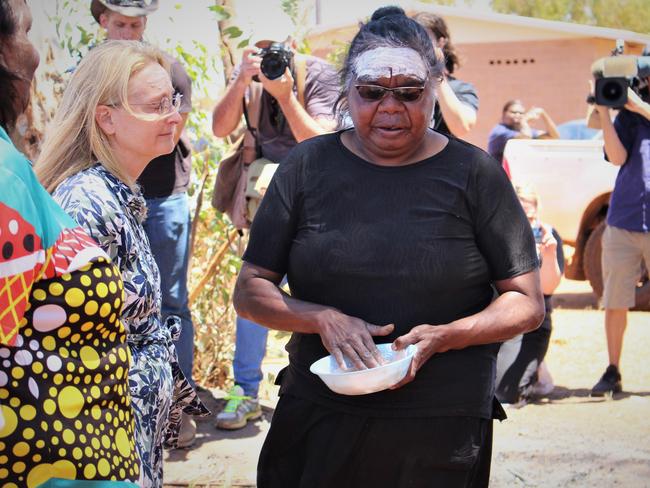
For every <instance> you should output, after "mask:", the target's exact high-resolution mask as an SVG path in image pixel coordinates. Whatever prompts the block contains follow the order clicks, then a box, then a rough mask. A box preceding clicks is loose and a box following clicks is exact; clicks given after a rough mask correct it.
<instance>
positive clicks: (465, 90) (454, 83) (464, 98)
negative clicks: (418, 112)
mask: <svg viewBox="0 0 650 488" xmlns="http://www.w3.org/2000/svg"><path fill="white" fill-rule="evenodd" d="M447 83H449V86H450V87H451V89H452V90H453V92H454V94H455V95H456V97H458V100H460V101H461V102H462V103H464V104H466V105H469V106H470V107H472V108H473V109H474V110H478V95H477V94H476V89H475V88H474V85H472V84H471V83H467V82H466V81H461V80H457V79H456V78H454V77H453V76H447ZM432 127H433V128H434V129H435V130H437V131H438V132H442V133H443V134H450V132H449V127H447V123H446V122H445V119H443V118H442V111H441V110H440V104H439V103H436V107H435V109H434V111H433V125H432Z"/></svg>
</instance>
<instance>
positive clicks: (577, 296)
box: [553, 292, 598, 310]
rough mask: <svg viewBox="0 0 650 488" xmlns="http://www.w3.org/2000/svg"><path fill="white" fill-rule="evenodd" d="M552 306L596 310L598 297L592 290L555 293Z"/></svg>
mask: <svg viewBox="0 0 650 488" xmlns="http://www.w3.org/2000/svg"><path fill="white" fill-rule="evenodd" d="M553 307H554V308H564V309H567V310H589V309H594V310H598V298H597V297H596V295H595V294H594V293H593V292H586V293H556V294H554V295H553Z"/></svg>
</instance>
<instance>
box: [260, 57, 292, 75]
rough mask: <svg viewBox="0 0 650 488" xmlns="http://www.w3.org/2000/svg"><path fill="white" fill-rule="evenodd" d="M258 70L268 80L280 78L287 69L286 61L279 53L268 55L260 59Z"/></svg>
mask: <svg viewBox="0 0 650 488" xmlns="http://www.w3.org/2000/svg"><path fill="white" fill-rule="evenodd" d="M260 69H261V70H262V73H264V76H266V77H267V78H268V79H269V80H275V79H276V78H280V77H281V76H282V75H283V74H284V72H285V70H286V69H287V60H286V58H285V57H284V56H282V54H280V53H273V52H271V53H268V54H266V55H265V56H264V57H263V58H262V63H261V64H260Z"/></svg>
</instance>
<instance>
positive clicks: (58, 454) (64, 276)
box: [0, 0, 140, 487]
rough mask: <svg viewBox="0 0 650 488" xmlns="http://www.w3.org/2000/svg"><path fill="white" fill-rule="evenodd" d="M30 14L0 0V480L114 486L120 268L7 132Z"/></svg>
mask: <svg viewBox="0 0 650 488" xmlns="http://www.w3.org/2000/svg"><path fill="white" fill-rule="evenodd" d="M31 23H32V17H31V13H30V11H29V8H28V6H27V4H26V3H25V1H24V0H3V1H2V2H0V93H2V94H3V95H2V97H0V188H1V191H0V441H1V442H0V460H1V461H0V467H1V468H0V485H2V486H7V487H9V486H30V487H32V486H38V485H41V484H42V483H45V482H47V481H48V480H50V479H52V478H59V479H61V478H63V479H68V480H95V483H96V484H97V486H98V487H101V486H104V485H115V486H117V485H119V484H120V483H117V482H115V483H110V482H109V481H107V480H111V479H114V480H126V481H137V480H138V477H139V474H140V460H139V458H138V453H137V451H136V449H135V441H134V415H133V409H132V407H131V399H130V396H129V384H128V375H127V371H128V370H129V363H130V361H129V351H128V346H127V343H126V330H125V327H124V324H123V323H122V321H121V320H120V309H121V307H122V303H123V302H122V290H123V283H122V279H121V277H120V273H119V271H118V269H117V268H116V266H115V264H113V262H112V261H111V259H110V258H109V257H108V256H107V254H106V253H105V252H104V251H103V250H102V249H101V248H100V247H99V246H98V245H97V243H96V242H95V241H94V240H93V239H91V238H90V237H89V236H88V234H87V233H86V232H85V231H84V230H83V229H82V228H81V227H80V226H79V225H78V224H77V223H76V222H74V221H73V220H72V219H71V218H70V217H69V216H68V215H66V213H65V212H64V211H63V210H61V207H59V206H58V205H57V204H56V202H55V201H54V200H53V199H52V197H51V196H50V195H49V194H48V193H47V191H45V189H44V188H43V187H42V186H41V185H40V183H39V182H38V180H37V178H36V176H35V175H34V172H33V171H32V167H31V164H30V162H29V161H28V160H27V159H26V158H25V157H24V156H23V155H22V154H21V153H19V152H18V151H17V150H16V148H15V147H14V145H13V144H12V142H11V140H10V139H9V137H8V133H11V132H12V129H14V128H15V124H16V119H17V117H18V116H19V115H20V114H21V113H22V112H23V111H24V110H25V108H26V107H27V105H28V103H29V95H30V85H31V81H32V78H33V76H34V71H35V70H36V67H37V66H38V63H39V56H38V53H37V52H36V49H35V48H34V46H33V45H32V44H31V42H30V41H29V38H28V33H29V30H30V27H31ZM91 446H98V447H97V448H95V447H92V448H91ZM100 453H101V457H100V456H98V454H100ZM97 480H105V482H104V483H98V482H97ZM121 485H123V486H136V485H134V484H132V483H128V484H127V483H121ZM86 486H87V485H86Z"/></svg>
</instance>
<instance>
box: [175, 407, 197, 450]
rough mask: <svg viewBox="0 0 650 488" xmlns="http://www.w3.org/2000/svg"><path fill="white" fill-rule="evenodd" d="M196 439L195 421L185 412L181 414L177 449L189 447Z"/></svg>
mask: <svg viewBox="0 0 650 488" xmlns="http://www.w3.org/2000/svg"><path fill="white" fill-rule="evenodd" d="M195 440H196V422H195V421H194V419H193V418H192V416H191V415H187V414H186V413H184V414H182V417H181V426H180V430H179V431H178V445H177V447H178V448H179V449H183V448H187V447H190V446H192V445H193V444H194V441H195Z"/></svg>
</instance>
